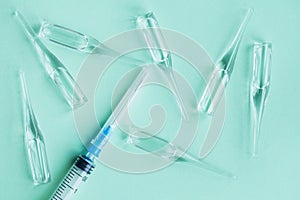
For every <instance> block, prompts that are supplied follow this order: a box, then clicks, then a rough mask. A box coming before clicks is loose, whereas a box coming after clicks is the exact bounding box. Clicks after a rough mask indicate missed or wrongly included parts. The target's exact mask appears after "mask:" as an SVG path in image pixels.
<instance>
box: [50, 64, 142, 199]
mask: <svg viewBox="0 0 300 200" xmlns="http://www.w3.org/2000/svg"><path fill="white" fill-rule="evenodd" d="M146 76H147V68H144V69H142V71H141V72H140V73H139V75H138V76H137V78H136V79H135V81H134V82H133V84H132V85H131V87H130V88H129V89H128V90H127V92H126V93H125V95H124V96H123V97H122V99H121V101H120V102H119V103H118V105H117V107H116V108H115V109H114V111H113V113H112V114H111V115H110V117H109V118H108V120H107V121H106V123H105V124H104V126H103V127H102V128H101V130H100V131H99V133H98V134H97V136H96V137H95V138H94V139H93V140H91V142H90V144H89V145H88V148H87V150H86V152H84V153H83V154H82V155H80V156H78V157H77V159H76V161H75V162H74V164H73V165H72V167H71V168H70V170H69V171H68V173H67V175H66V176H65V177H64V179H63V180H62V182H61V183H60V185H59V186H58V187H57V189H56V191H55V192H54V194H53V195H52V196H51V198H50V199H51V200H61V199H64V200H65V199H71V198H72V196H73V195H74V194H75V193H76V192H77V190H78V187H79V185H80V184H81V183H82V182H85V181H86V180H87V178H88V177H89V175H90V174H91V172H92V170H93V169H94V168H95V163H94V161H95V158H97V157H98V156H99V155H100V153H101V151H102V149H103V148H104V146H105V145H106V144H107V142H108V140H109V138H110V135H111V133H112V131H113V129H114V128H115V127H116V126H117V119H118V118H119V117H120V116H121V114H122V112H123V111H124V108H126V107H127V106H128V105H129V103H130V101H131V100H132V99H133V97H134V96H135V94H136V92H137V91H138V90H139V88H141V86H142V83H143V82H144V80H145V78H146Z"/></svg>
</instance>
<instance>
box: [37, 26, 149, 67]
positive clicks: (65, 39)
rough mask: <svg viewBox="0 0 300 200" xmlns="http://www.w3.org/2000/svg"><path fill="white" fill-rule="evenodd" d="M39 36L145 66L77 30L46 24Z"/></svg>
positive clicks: (141, 62)
mask: <svg viewBox="0 0 300 200" xmlns="http://www.w3.org/2000/svg"><path fill="white" fill-rule="evenodd" d="M39 36H40V37H42V38H45V39H47V40H49V41H51V42H54V43H56V44H59V45H62V46H64V47H68V48H71V49H75V50H77V51H82V52H85V53H88V54H101V55H106V56H110V57H119V58H120V61H122V62H125V63H129V64H134V65H142V64H144V62H143V61H141V60H138V59H135V58H133V57H130V56H127V55H121V53H119V52H117V51H115V50H113V49H111V48H109V47H107V46H105V45H104V44H102V43H101V42H99V41H98V40H97V39H95V38H94V37H92V36H90V35H87V34H83V33H80V32H78V31H76V30H73V29H70V28H67V27H64V26H61V25H58V24H51V23H48V22H44V23H43V24H42V25H41V27H40V31H39Z"/></svg>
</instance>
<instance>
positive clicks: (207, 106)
mask: <svg viewBox="0 0 300 200" xmlns="http://www.w3.org/2000/svg"><path fill="white" fill-rule="evenodd" d="M252 13H253V10H252V9H248V11H247V13H246V16H245V17H244V20H243V22H242V24H241V25H240V27H239V29H238V32H237V33H236V35H235V37H234V39H233V41H232V43H231V45H230V46H229V48H228V49H227V51H225V53H224V55H223V56H222V57H221V58H220V59H219V61H218V62H217V64H216V66H215V70H214V71H213V73H212V75H211V77H210V79H209V80H208V83H207V85H206V88H205V90H204V92H203V94H202V96H201V98H200V101H199V103H198V110H200V111H202V112H205V113H207V114H209V115H211V114H213V113H214V112H215V110H216V108H217V106H218V104H219V102H220V100H221V98H222V96H223V95H224V90H225V88H226V86H227V83H228V81H229V80H230V77H231V74H232V72H233V67H234V64H235V60H236V55H237V52H238V49H239V46H240V43H241V40H242V38H243V35H244V33H245V30H246V28H247V25H248V22H249V20H250V17H251V16H252Z"/></svg>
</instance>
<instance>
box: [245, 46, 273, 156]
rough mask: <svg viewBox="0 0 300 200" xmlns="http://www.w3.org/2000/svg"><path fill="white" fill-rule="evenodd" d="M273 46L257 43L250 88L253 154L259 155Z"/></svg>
mask: <svg viewBox="0 0 300 200" xmlns="http://www.w3.org/2000/svg"><path fill="white" fill-rule="evenodd" d="M271 55H272V44H271V43H270V42H264V43H255V44H254V51H253V73H252V83H251V86H250V87H251V88H250V106H251V115H252V118H253V132H252V137H251V154H252V156H256V155H257V149H258V140H259V135H260V127H261V121H262V116H263V112H264V107H265V103H266V100H267V97H268V94H269V89H270V76H271Z"/></svg>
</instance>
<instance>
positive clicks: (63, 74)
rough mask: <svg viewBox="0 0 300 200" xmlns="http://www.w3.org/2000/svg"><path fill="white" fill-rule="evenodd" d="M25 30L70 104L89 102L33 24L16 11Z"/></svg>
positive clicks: (80, 104)
mask: <svg viewBox="0 0 300 200" xmlns="http://www.w3.org/2000/svg"><path fill="white" fill-rule="evenodd" d="M15 16H16V18H17V19H18V20H19V22H20V23H21V25H22V26H23V28H24V29H25V32H26V34H27V36H28V38H29V39H30V41H31V42H32V44H33V46H34V47H35V49H36V51H37V53H38V55H39V59H40V61H41V62H42V65H43V66H44V68H45V69H46V71H47V73H48V74H49V76H50V77H51V79H52V81H53V82H54V83H55V85H56V86H57V87H58V89H59V90H60V92H61V93H62V95H63V96H64V98H65V99H66V101H67V102H68V104H69V105H70V106H71V107H72V108H78V107H80V106H82V105H83V104H84V103H86V102H87V97H86V96H85V94H84V93H83V92H82V90H81V89H80V87H79V86H78V84H77V83H76V82H75V80H74V78H73V77H72V75H71V74H70V73H69V71H68V70H67V68H66V67H65V66H64V65H63V64H62V62H61V61H60V60H59V59H58V58H57V57H56V56H55V55H54V54H53V53H52V52H51V51H50V50H49V49H48V48H47V47H46V46H45V45H44V44H43V43H42V42H41V40H40V39H39V38H38V36H37V35H36V33H35V32H34V31H33V29H32V28H31V26H30V25H29V24H28V23H27V21H26V20H25V18H24V17H23V15H22V14H21V13H20V12H19V11H16V12H15Z"/></svg>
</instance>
